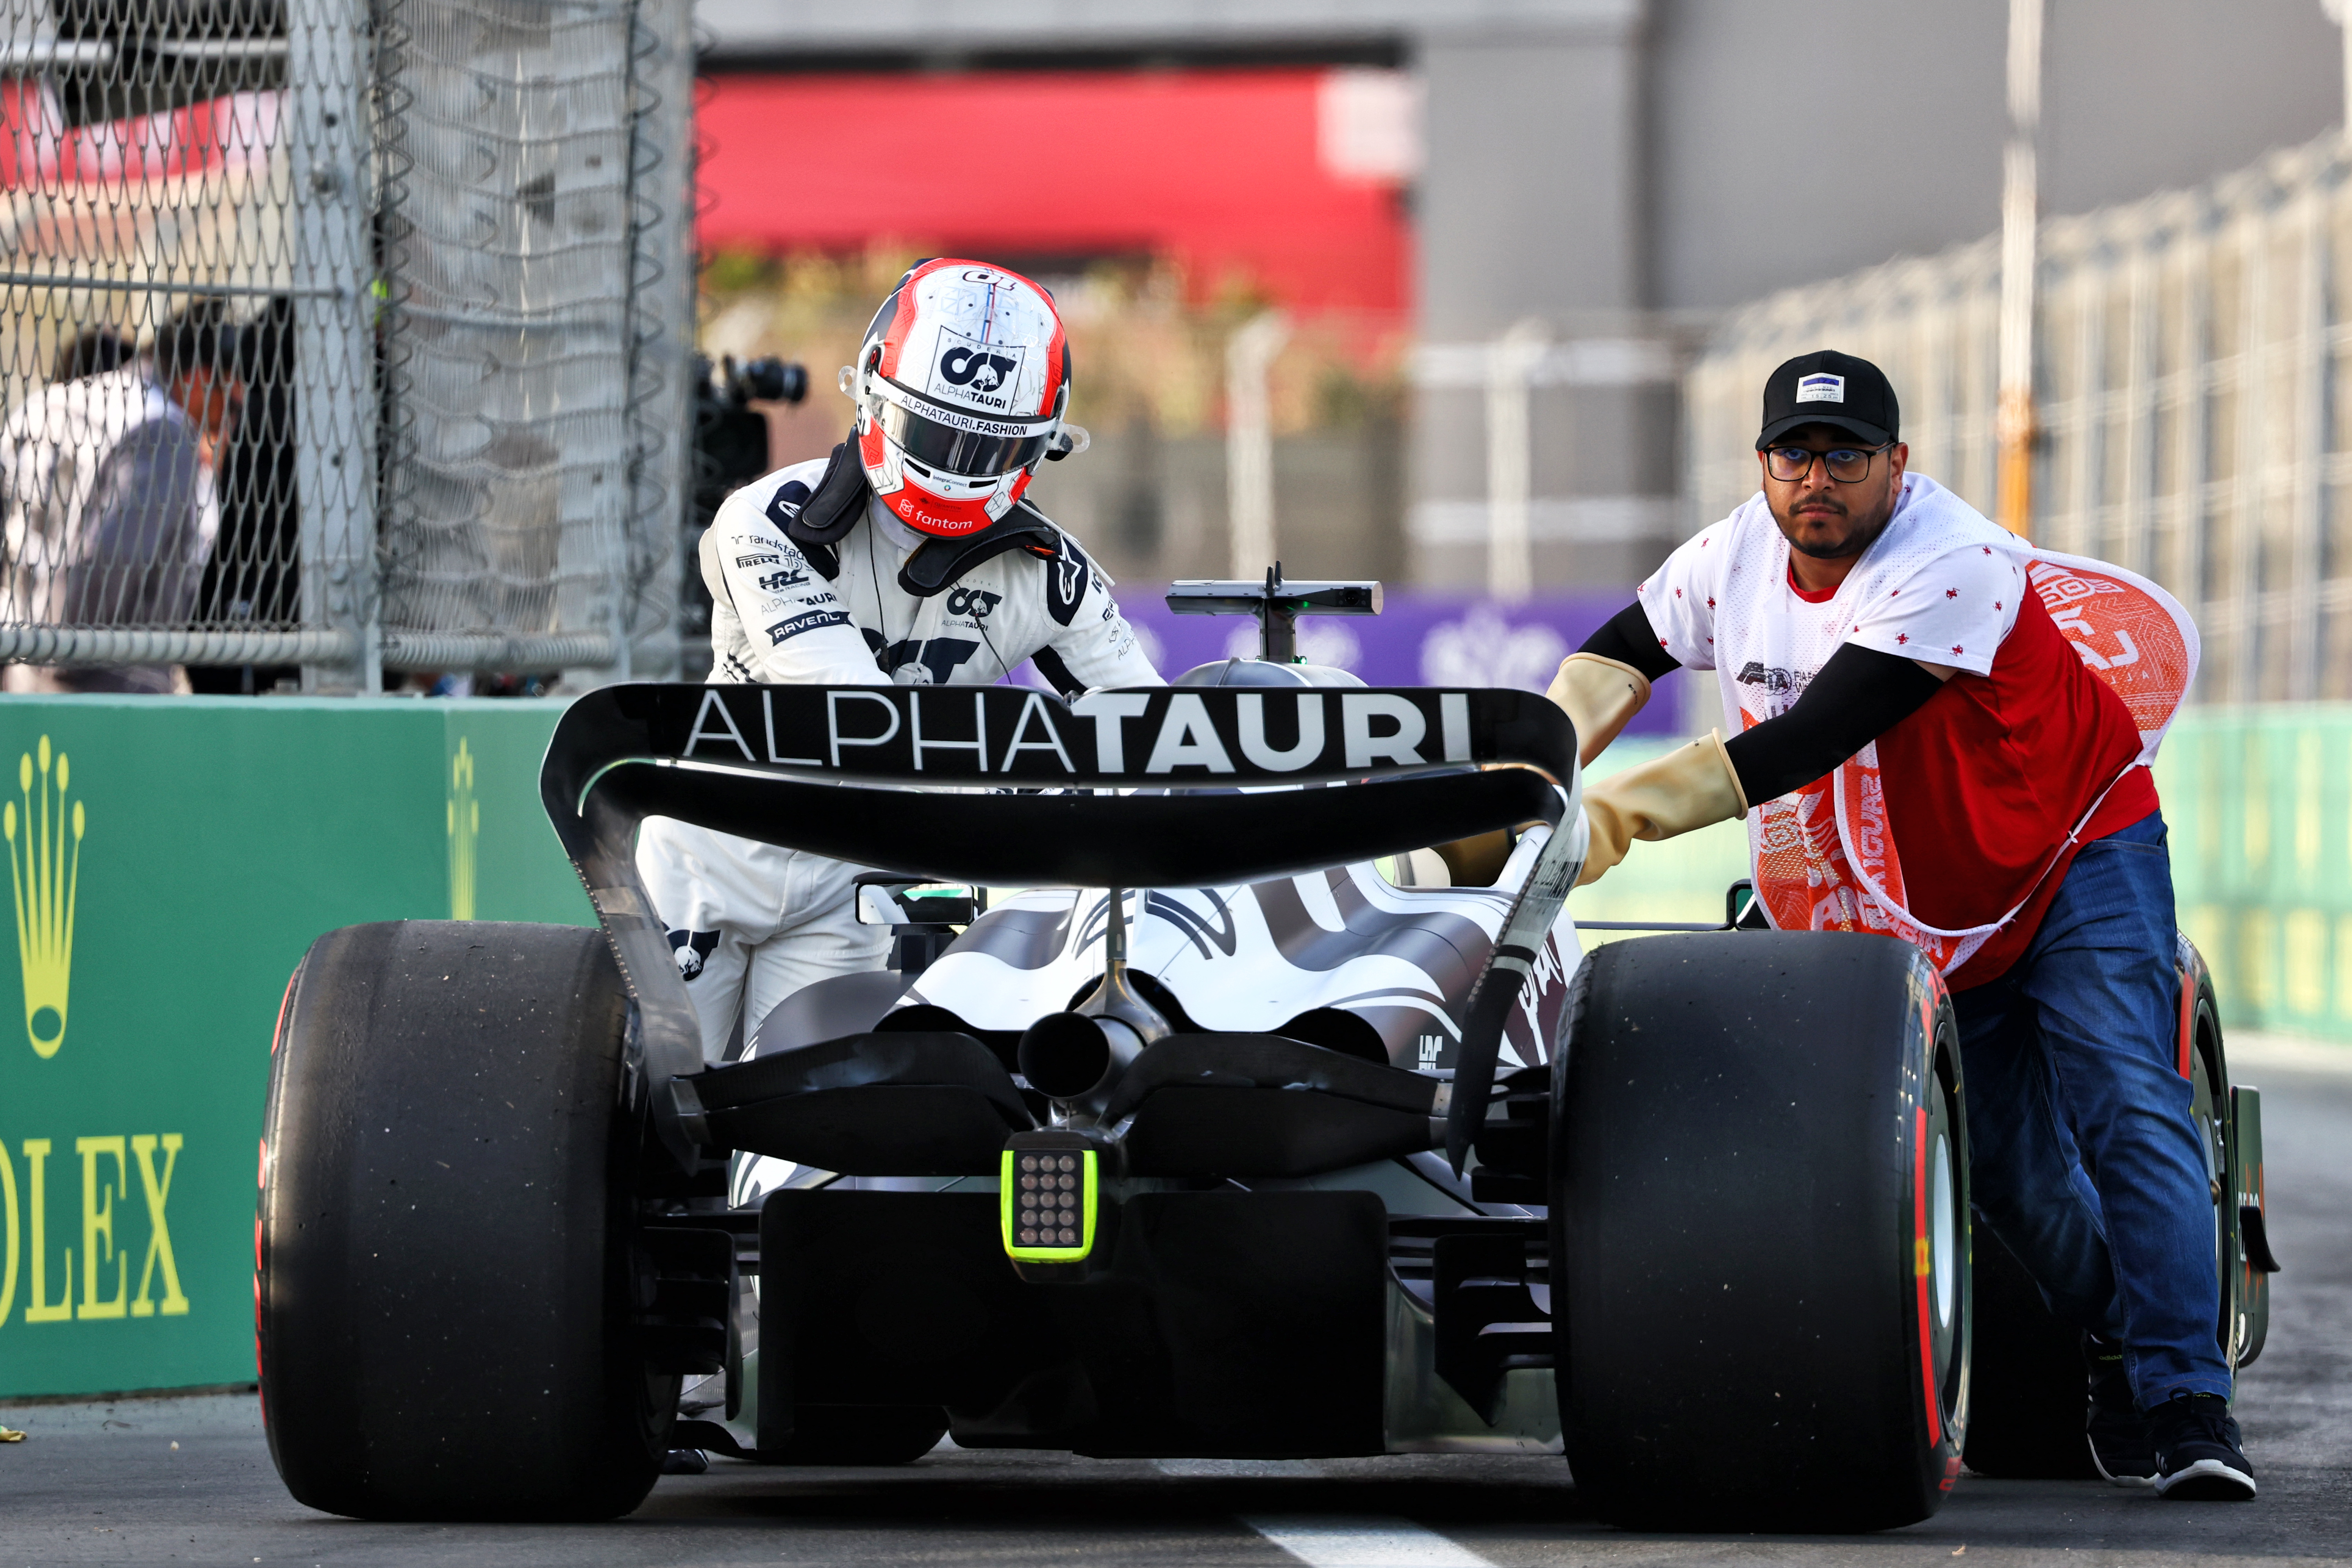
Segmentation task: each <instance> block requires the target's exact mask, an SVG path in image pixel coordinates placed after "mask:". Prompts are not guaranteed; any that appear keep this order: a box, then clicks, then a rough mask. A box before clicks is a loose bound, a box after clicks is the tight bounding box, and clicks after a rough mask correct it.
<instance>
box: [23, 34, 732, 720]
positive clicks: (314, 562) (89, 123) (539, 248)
mask: <svg viewBox="0 0 2352 1568" xmlns="http://www.w3.org/2000/svg"><path fill="white" fill-rule="evenodd" d="M0 16H5V31H0V195H5V206H0V405H5V410H6V412H5V425H0V498H4V499H5V508H6V510H5V582H0V659H9V660H16V661H21V662H19V663H18V664H17V665H16V666H15V667H14V668H11V670H10V671H9V674H8V682H9V684H10V685H11V686H12V687H15V688H17V689H27V688H30V689H42V688H45V687H46V688H57V687H62V688H64V689H134V690H138V689H149V690H160V689H172V687H173V684H174V683H175V682H176V681H177V680H179V679H180V672H179V670H178V669H177V668H175V667H187V668H188V669H189V670H190V672H191V673H192V675H193V676H194V679H196V683H197V684H198V685H199V687H200V688H207V689H254V687H255V686H256V685H257V684H259V685H260V686H262V687H263V689H267V688H268V687H269V686H272V685H276V684H278V683H280V682H284V681H291V680H294V679H298V678H299V682H300V684H301V685H302V687H303V688H304V689H312V690H338V689H341V690H352V689H359V690H367V689H374V688H375V687H376V685H377V683H378V680H379V679H380V672H381V671H383V670H386V669H390V670H394V671H400V670H419V669H446V670H460V671H463V670H476V669H499V670H532V671H544V672H550V673H552V672H555V671H558V670H570V671H573V672H575V675H577V676H578V677H582V678H597V677H608V676H614V675H626V674H629V673H631V672H633V671H634V672H635V673H646V672H649V671H665V670H667V669H669V668H673V667H674V665H675V660H676V648H677V637H676V628H675V625H674V616H675V602H676V597H677V547H676V545H677V524H678V518H677V512H678V509H679V507H680V505H681V504H682V500H681V498H682V482H683V479H684V477H685V474H686V469H687V464H688V453H687V449H686V447H687V423H686V418H685V413H684V410H685V407H686V397H687V388H686V360H687V356H688V353H690V352H691V346H692V345H691V336H692V309H693V279H692V268H691V250H690V246H691V238H690V224H691V219H692V214H691V209H690V205H689V201H690V190H691V162H690V159H691V148H690V141H689V135H690V132H689V116H690V112H691V79H692V58H691V47H690V43H689V40H688V33H687V27H688V10H687V6H686V5H685V4H684V3H683V0H576V3H575V0H378V3H377V4H376V5H374V6H373V8H371V7H370V6H369V5H367V4H365V3H364V0H0ZM207 672H210V674H209V676H208V673H207ZM222 672H227V679H228V681H229V684H227V685H226V686H224V684H223V673H222Z"/></svg>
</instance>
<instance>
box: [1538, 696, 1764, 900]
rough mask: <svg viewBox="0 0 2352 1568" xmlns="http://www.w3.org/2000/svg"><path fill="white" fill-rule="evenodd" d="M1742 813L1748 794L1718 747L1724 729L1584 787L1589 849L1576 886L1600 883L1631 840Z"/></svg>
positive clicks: (1668, 834)
mask: <svg viewBox="0 0 2352 1568" xmlns="http://www.w3.org/2000/svg"><path fill="white" fill-rule="evenodd" d="M1747 815H1748V796H1747V795H1746V793H1745V792H1744V791H1742V790H1741V789H1740V787H1739V774H1738V773H1737V772H1736V771H1735V770H1734V769H1733V768H1732V765H1731V754H1730V753H1729V752H1726V751H1725V750H1724V749H1723V731H1720V730H1714V731H1708V733H1707V737H1706V739H1705V740H1703V741H1693V742H1691V743H1690V744H1689V745H1687V746H1681V747H1677V748H1676V749H1675V750H1674V751H1671V752H1667V753H1666V754H1665V755H1664V756H1663V757H1659V758H1656V759H1655V760H1654V761H1651V762H1646V763H1643V764H1642V765H1641V766H1640V767H1637V768H1628V769H1626V770H1625V771H1624V772H1623V773H1612V774H1611V775H1610V776H1609V777H1607V778H1605V779H1602V780H1601V782H1600V783H1598V784H1586V785H1585V786H1584V819H1585V821H1587V822H1588V823H1590V824H1591V826H1592V847H1591V848H1590V849H1589V850H1587V851H1586V852H1585V857H1584V869H1583V870H1582V871H1580V872H1579V873H1578V874H1577V878H1576V885H1577V886H1578V887H1582V886H1584V885H1585V884H1586V883H1587V882H1597V881H1599V880H1600V879H1601V873H1603V872H1605V871H1607V870H1608V869H1609V868H1611V867H1612V866H1614V865H1616V864H1617V862H1618V861H1620V860H1622V859H1623V858H1625V848H1626V846H1627V845H1628V844H1629V843H1630V842H1631V841H1632V840H1633V839H1636V838H1652V839H1656V838H1672V837H1675V835H1676V834H1681V833H1689V832H1692V831H1693V830H1695V829H1696V828H1701V827H1706V826H1712V825H1714V824H1716V823H1718V822H1724V821H1727V820H1729V819H1730V818H1732V817H1735V816H1747Z"/></svg>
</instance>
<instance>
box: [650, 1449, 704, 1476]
mask: <svg viewBox="0 0 2352 1568" xmlns="http://www.w3.org/2000/svg"><path fill="white" fill-rule="evenodd" d="M709 1468H710V1456H709V1455H708V1454H706V1453H704V1452H703V1451H702V1450H701V1449H699V1448H672V1449H671V1450H670V1451H669V1455H668V1457H667V1458H664V1459H663V1460H662V1468H661V1473H662V1474H663V1475H666V1476H698V1475H700V1474H702V1472H703V1471H705V1470H707V1469H709Z"/></svg>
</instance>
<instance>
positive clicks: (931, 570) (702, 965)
mask: <svg viewBox="0 0 2352 1568" xmlns="http://www.w3.org/2000/svg"><path fill="white" fill-rule="evenodd" d="M841 388H842V390H843V391H844V392H845V393H846V394H847V395H849V396H850V397H851V398H852V399H853V400H854V401H855V402H856V405H857V423H856V427H855V428H854V429H853V430H852V431H851V433H850V437H849V439H848V440H847V441H846V442H845V443H844V444H843V445H841V446H839V447H835V448H834V451H833V456H832V458H831V459H830V460H829V461H814V462H806V463H797V464H794V465H793V466H792V467H790V468H782V469H780V470H778V471H777V472H775V473H772V474H771V475H769V476H768V477H767V478H766V479H761V480H759V481H758V482H756V483H754V484H751V485H749V486H747V487H745V488H744V489H740V490H738V491H736V492H735V493H734V494H733V495H732V496H730V497H729V498H728V500H727V501H726V503H725V504H724V505H722V506H721V507H720V508H719V512H718V515H717V516H716V517H715V518H714V519H713V520H712V521H711V524H710V527H709V530H707V531H705V533H704V534H703V537H702V544H701V564H702V577H703V581H704V582H705V583H706V584H709V589H710V598H711V613H710V654H711V662H710V674H709V679H710V680H711V681H712V682H714V683H719V684H726V683H733V682H776V683H783V682H804V683H808V684H815V685H834V686H860V685H863V686H878V685H883V684H886V683H889V682H894V681H895V682H897V683H898V684H899V685H902V686H905V685H925V686H928V685H940V686H946V685H964V686H980V685H986V684H988V683H990V682H992V681H995V680H998V679H1003V677H1004V676H1005V675H1006V674H1008V673H1009V672H1011V671H1012V670H1013V669H1015V668H1018V667H1019V666H1020V665H1021V664H1022V663H1023V661H1024V660H1029V661H1034V666H1035V668H1036V669H1037V670H1038V672H1039V673H1040V674H1042V675H1044V676H1045V678H1046V679H1048V680H1050V681H1052V682H1053V683H1054V685H1055V686H1056V687H1057V688H1059V689H1061V690H1062V691H1063V692H1064V693H1065V694H1066V695H1067V694H1074V693H1076V692H1078V691H1082V690H1085V689H1088V688H1091V687H1107V686H1157V685H1160V674H1159V671H1158V670H1156V669H1154V668H1152V665H1151V661H1150V659H1149V658H1147V657H1145V655H1144V653H1143V651H1142V650H1141V649H1140V648H1139V647H1138V646H1137V643H1136V637H1135V633H1134V631H1133V630H1132V629H1131V628H1130V627H1129V626H1128V624H1127V622H1126V620H1125V619H1124V618H1123V617H1122V616H1120V614H1119V610H1118V605H1117V604H1115V603H1114V602H1113V601H1112V599H1111V596H1110V580H1109V579H1108V577H1106V576H1105V575H1104V574H1103V573H1102V571H1101V569H1100V568H1098V567H1097V566H1096V565H1095V564H1094V563H1093V562H1092V561H1090V560H1089V559H1088V558H1087V555H1086V553H1085V552H1083V551H1082V550H1080V549H1079V548H1078V545H1077V542H1076V541H1075V540H1073V539H1071V538H1070V537H1069V535H1067V534H1066V533H1064V532H1063V531H1061V530H1060V529H1058V528H1056V527H1055V525H1054V524H1053V523H1051V522H1049V521H1046V520H1045V517H1044V516H1043V515H1042V514H1040V513H1039V512H1038V511H1037V510H1035V509H1034V507H1032V506H1030V505H1029V504H1028V503H1027V502H1026V501H1024V500H1022V492H1023V491H1024V490H1025V489H1028V487H1029V481H1030V480H1031V479H1033V478H1034V476H1035V474H1036V472H1037V469H1038V467H1039V465H1040V464H1042V463H1044V462H1045V461H1047V460H1048V459H1054V458H1063V457H1066V456H1068V455H1070V454H1071V453H1073V452H1076V451H1080V450H1083V449H1084V447H1085V444H1086V435H1085V432H1084V431H1083V430H1082V429H1080V428H1079V427H1078V426H1074V425H1071V424H1069V423H1067V421H1066V413H1067V410H1068V407H1069V400H1070V351H1069V344H1068V342H1067V341H1066V338H1065V336H1064V333H1063V331H1062V321H1061V318H1060V316H1059V315H1058V314H1057V313H1056V312H1055V308H1054V301H1053V300H1052V298H1051V296H1049V295H1048V294H1047V293H1046V292H1045V289H1041V288H1039V287H1038V286H1037V285H1036V284H1035V283H1034V282H1032V281H1030V280H1029V279H1026V278H1024V277H1022V276H1020V275H1019V274H1018V273H1014V272H1008V271H1006V270H1005V269H1004V268H1001V267H992V266H988V265H985V264H983V263H981V262H976V261H961V260H932V261H926V262H923V263H922V264H920V265H919V266H917V267H916V268H913V269H912V270H911V271H909V272H908V274H907V275H906V276H905V277H903V278H901V279H899V280H898V287H897V288H895V289H892V290H891V293H890V297H889V298H888V299H887V300H884V301H883V302H882V308H881V309H880V310H877V312H876V313H875V316H874V321H873V323H872V325H870V326H868V327H867V328H866V338H865V342H864V343H863V345H862V346H861V347H860V348H859V350H858V355H857V363H856V364H854V365H848V366H845V367H844V368H843V370H842V373H841ZM637 868H638V871H639V873H640V874H641V875H642V876H643V877H644V878H645V882H646V891H647V893H648V894H649V895H650V896H651V898H652V899H653V902H654V907H655V909H656V910H658V911H659V913H660V915H661V917H662V920H663V921H664V923H665V925H667V927H668V930H669V941H670V946H671V949H672V950H673V952H675V954H676V956H677V964H678V972H679V973H681V974H682V975H684V977H685V978H686V981H687V984H688V994H689V995H691V996H692V997H693V998H694V1004H695V1013H696V1015H697V1016H698V1019H699V1020H700V1022H701V1026H702V1051H703V1058H704V1059H705V1060H707V1061H712V1062H716V1061H719V1060H720V1059H721V1058H723V1057H724V1055H725V1052H726V1048H727V1046H728V1042H729V1039H730V1036H731V1035H732V1034H733V1031H734V1026H735V1020H736V1017H737V1015H738V1013H739V1012H740V1015H741V1016H742V1018H743V1021H744V1025H745V1034H746V1037H747V1039H748V1038H749V1037H751V1034H752V1033H753V1032H754V1031H756V1029H757V1028H758V1026H759V1024H760V1022H761V1020H762V1019H763V1018H765V1017H766V1016H767V1015H768V1012H769V1010H770V1009H771V1008H772V1007H773V1006H774V1005H776V1004H777V1003H778V1002H780V1001H782V999H783V998H784V997H786V996H788V995H790V994H792V993H793V992H794V991H796V990H798V989H800V988H801V987H802V986H803V985H806V984H810V983H811V982H813V981H816V980H822V979H824V978H826V977H828V976H830V975H835V974H845V973H854V972H856V971H859V970H870V969H874V968H877V967H878V966H879V965H880V963H881V962H882V959H883V956H884V953H885V952H886V950H887V947H888V945H889V938H888V933H887V930H886V929H885V928H883V927H880V926H875V925H863V924H860V923H859V921H858V920H857V914H856V908H855V906H854V902H853V898H852V892H853V889H852V880H851V879H852V878H853V877H855V876H856V869H857V868H856V867H853V866H848V865H845V864H844V863H842V862H841V861H838V860H830V859H827V858H824V857H823V856H819V855H811V854H807V853H804V852H803V851H799V850H793V849H781V848H777V847H774V846H772V845H767V844H761V843H758V842H756V841H754V840H751V839H748V838H736V837H730V836H728V835H726V834H723V833H713V832H710V831H709V830H708V829H704V828H699V827H693V826H688V825H687V824H685V823H681V822H677V821H674V820H671V819H669V818H667V817H649V818H647V819H646V823H645V826H644V828H643V829H642V831H641V832H640V834H639V837H638V841H637Z"/></svg>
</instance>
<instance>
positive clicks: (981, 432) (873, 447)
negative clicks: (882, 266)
mask: <svg viewBox="0 0 2352 1568" xmlns="http://www.w3.org/2000/svg"><path fill="white" fill-rule="evenodd" d="M842 390H843V391H845V392H846V393H848V394H849V395H851V396H852V397H854V398H855V399H856V401H857V430H856V440H857V457H858V460H859V461H860V462H861V463H862V464H864V465H865V468H866V479H867V480H868V481H870V482H871V483H872V485H873V486H874V493H875V494H876V495H877V496H879V497H881V498H882V504H883V505H885V506H887V507H888V508H889V509H890V510H891V511H892V512H894V513H896V514H897V516H898V519H899V521H902V522H904V523H906V524H907V525H908V527H910V528H917V529H920V530H921V531H924V532H925V533H934V534H938V535H940V536H941V537H943V538H948V539H954V538H959V537H961V536H962V535H964V534H968V533H975V532H977V531H980V530H981V529H983V528H986V527H987V526H988V525H989V524H990V523H992V522H994V521H996V520H997V519H998V518H1001V517H1003V515H1004V514H1005V513H1006V512H1008V511H1010V510H1013V502H1015V501H1017V500H1020V499H1021V492H1022V491H1024V490H1025V489H1028V488H1029V480H1030V479H1031V478H1033V477H1034V475H1035V473H1036V471H1037V465H1038V464H1039V463H1041V462H1043V461H1045V459H1046V458H1054V457H1061V456H1064V455H1066V453H1067V452H1070V451H1075V450H1078V449H1081V448H1082V447H1083V446H1084V445H1085V437H1084V433H1083V432H1081V431H1079V430H1078V429H1077V427H1076V426H1067V427H1066V426H1065V425H1064V422H1063V418H1062V416H1063V414H1064V412H1065V411H1066V409H1067V408H1068V406H1069V402H1070V345H1069V340H1068V338H1067V337H1066V336H1065V335H1064V333H1063V331H1062V318H1061V316H1060V315H1059V314H1058V313H1056V312H1055V309H1054V300H1053V297H1052V296H1051V295H1049V294H1047V293H1046V292H1045V289H1041V288H1039V287H1038V286H1037V285H1036V284H1034V283H1033V282H1031V281H1030V280H1029V279H1026V278H1024V277H1022V276H1021V275H1020V274H1019V273H1017V272H1008V271H1006V270H1005V269H1004V268H1002V267H991V266H988V265H986V264H985V263H982V262H978V261H960V260H934V261H926V262H924V263H923V264H922V265H920V266H919V267H917V268H914V269H913V270H912V271H910V272H908V274H907V275H906V276H905V277H904V278H901V279H898V287H897V288H896V289H892V290H891V291H890V297H889V298H888V299H887V300H883V301H882V308H881V309H880V310H877V311H876V312H875V314H874V322H873V325H871V326H869V327H867V328H866V342H864V343H863V344H862V345H861V346H860V347H859V349H858V353H857V363H856V364H855V365H853V366H850V367H849V368H848V369H846V370H845V371H844V372H843V373H842Z"/></svg>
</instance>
